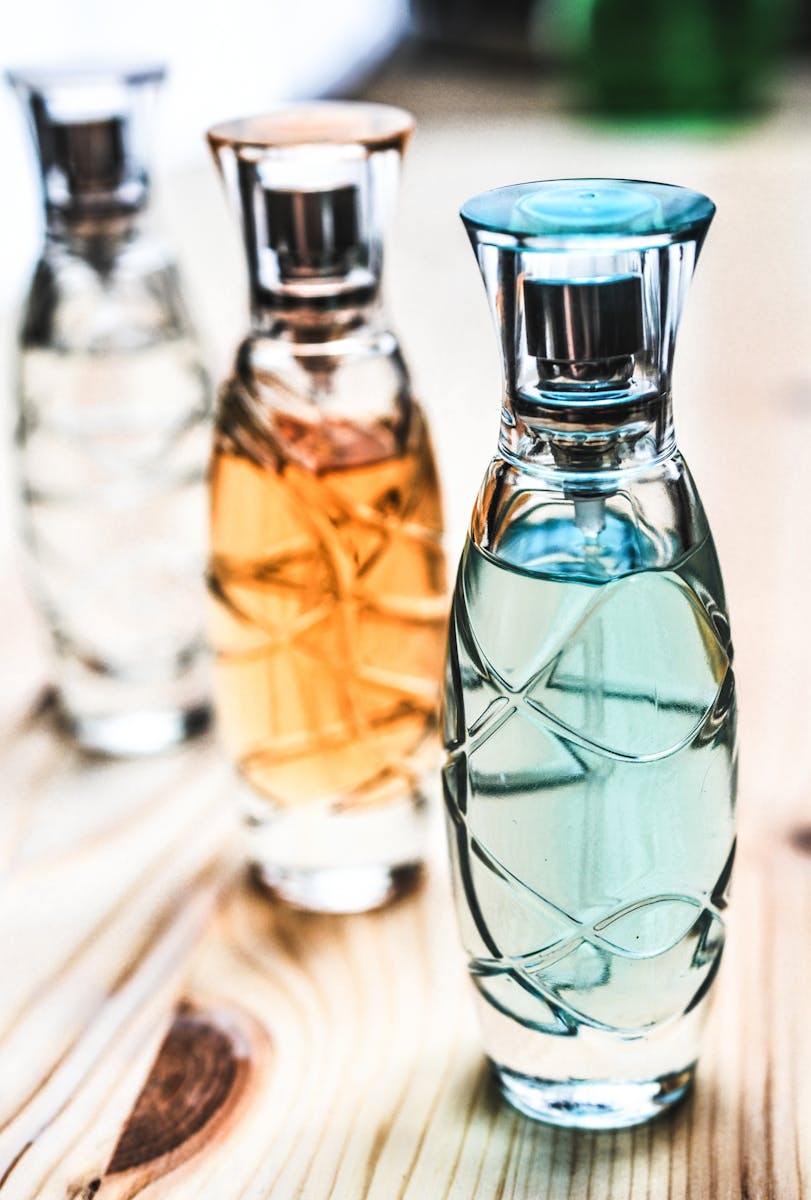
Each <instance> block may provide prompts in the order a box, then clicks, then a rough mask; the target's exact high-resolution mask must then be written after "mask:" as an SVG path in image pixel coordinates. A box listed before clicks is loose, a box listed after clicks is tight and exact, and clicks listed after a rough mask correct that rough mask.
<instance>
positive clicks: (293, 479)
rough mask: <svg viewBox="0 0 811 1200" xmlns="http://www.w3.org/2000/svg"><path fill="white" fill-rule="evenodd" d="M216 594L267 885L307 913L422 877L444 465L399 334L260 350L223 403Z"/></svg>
mask: <svg viewBox="0 0 811 1200" xmlns="http://www.w3.org/2000/svg"><path fill="white" fill-rule="evenodd" d="M211 548H212V557H211V564H210V575H209V586H210V591H211V598H212V626H211V628H212V640H213V644H214V647H215V652H216V666H215V676H216V693H217V699H218V712H219V719H220V727H221V732H222V736H223V738H224V741H225V743H226V746H227V748H228V750H229V752H230V754H231V756H232V758H233V759H234V761H235V762H236V764H237V766H238V770H239V772H240V774H241V776H242V778H243V780H244V781H245V784H246V785H247V786H246V804H247V808H248V814H249V827H250V837H251V845H250V850H249V853H250V857H251V860H252V862H253V864H254V869H255V872H256V874H257V876H258V878H259V880H260V881H261V882H262V883H263V884H264V885H265V886H266V887H268V888H269V889H271V890H272V891H273V892H274V893H276V894H278V895H280V896H282V897H283V898H285V899H287V900H288V901H290V902H292V903H294V904H298V905H301V906H303V907H307V908H315V909H327V910H336V911H351V910H356V909H365V908H369V907H372V906H374V905H375V904H379V903H382V902H384V901H385V900H386V899H387V898H389V897H390V896H391V895H392V894H394V893H395V892H396V891H398V890H400V888H401V887H402V886H403V884H404V883H405V882H406V881H407V880H408V879H409V878H410V877H411V876H412V875H413V874H414V873H415V872H416V871H417V870H418V869H419V864H420V862H421V858H422V850H423V847H422V840H423V829H422V824H423V814H422V809H423V804H424V799H423V792H422V785H421V777H422V774H423V772H424V770H425V769H426V767H427V766H428V765H429V764H430V763H431V760H432V758H433V755H434V752H435V750H434V747H435V711H436V703H437V698H438V689H439V665H440V663H441V659H442V650H443V641H444V617H445V603H446V599H445V597H446V585H445V577H444V559H443V554H442V549H441V512H440V500H439V490H438V484H437V476H436V468H435V463H434V458H433V452H432V449H431V445H430V441H429V437H428V433H427V429H426V425H425V420H424V417H423V415H422V413H421V411H420V408H419V405H418V404H417V402H416V401H415V400H414V398H413V396H412V395H411V393H410V388H409V383H408V378H407V375H406V372H405V369H404V366H403V364H402V360H401V358H400V355H399V351H398V349H397V345H396V341H395V339H394V337H393V336H392V335H391V334H390V333H385V332H383V333H378V332H375V331H373V330H372V329H370V328H368V327H363V328H360V329H355V330H354V331H352V332H350V333H348V334H346V333H342V334H341V335H340V336H339V337H335V338H333V340H325V341H321V340H319V341H318V342H313V341H310V340H307V341H304V342H303V343H296V342H295V341H292V342H290V341H284V340H280V339H278V338H274V337H271V336H263V335H259V334H257V335H255V336H254V337H252V338H250V339H249V340H248V341H247V342H246V343H245V344H244V345H243V347H242V349H241V351H240V353H239V355H238V358H237V367H236V370H235V373H234V375H233V377H232V379H231V380H230V381H229V383H227V384H226V386H225V388H224V390H223V393H222V396H221V401H220V407H219V412H218V418H217V428H216V436H215V448H214V456H213V462H212V470H211Z"/></svg>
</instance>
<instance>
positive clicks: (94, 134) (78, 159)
mask: <svg viewBox="0 0 811 1200" xmlns="http://www.w3.org/2000/svg"><path fill="white" fill-rule="evenodd" d="M51 137H52V147H53V154H52V163H53V165H54V166H56V167H58V168H59V169H60V170H61V171H62V172H63V174H64V176H65V179H66V181H67V186H68V190H69V192H70V194H71V195H72V196H88V195H99V194H107V193H110V192H115V190H116V188H118V187H119V186H120V185H121V184H122V183H123V182H124V180H125V179H126V176H127V149H126V140H125V121H124V119H123V117H105V118H104V119H103V120H98V121H75V122H62V123H57V124H54V125H53V126H52V128H51Z"/></svg>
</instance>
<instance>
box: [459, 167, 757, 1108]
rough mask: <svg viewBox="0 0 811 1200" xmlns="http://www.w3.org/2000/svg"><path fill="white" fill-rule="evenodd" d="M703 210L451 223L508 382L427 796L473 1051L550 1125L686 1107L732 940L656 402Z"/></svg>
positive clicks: (691, 199)
mask: <svg viewBox="0 0 811 1200" xmlns="http://www.w3.org/2000/svg"><path fill="white" fill-rule="evenodd" d="M713 211H714V209H713V205H712V203H711V201H710V200H708V198H707V197H706V196H701V195H699V194H698V193H694V192H689V191H687V190H685V189H682V188H678V187H673V186H669V185H662V184H651V183H640V182H635V181H628V180H611V179H608V180H605V179H603V180H601V179H588V180H546V181H539V182H538V183H529V184H519V185H515V186H512V187H507V188H501V189H496V190H495V191H493V192H490V193H483V194H482V195H480V196H477V197H474V198H473V199H472V200H470V201H468V203H467V204H466V205H465V206H464V208H463V210H462V216H463V220H464V221H465V224H466V226H467V229H468V233H469V234H470V237H471V241H472V243H473V246H474V249H475V250H476V254H477V258H478V261H479V266H480V268H481V271H482V275H483V277H484V282H485V288H486V290H487V294H488V298H489V300H490V304H491V308H492V311H493V314H494V317H495V320H496V326H497V329H498V332H499V334H500V338H501V348H502V359H503V366H504V377H505V390H504V399H503V407H502V425H501V438H500V445H499V455H498V457H497V458H496V459H495V460H494V461H493V463H492V464H491V467H490V471H489V472H488V475H487V477H486V479H485V483H484V486H483V488H482V491H481V493H480V496H479V500H478V503H477V506H476V509H475V511H474V516H473V522H472V525H471V531H470V537H469V540H468V544H467V547H466V549H465V552H464V555H463V558H462V563H461V567H460V570H459V577H458V581H457V587H456V593H455V597H454V602H453V614H452V620H451V628H450V634H449V647H448V659H447V678H446V688H445V703H444V729H445V744H446V748H447V750H448V761H447V765H446V767H445V769H444V784H445V799H446V808H447V813H448V828H449V835H450V846H451V856H452V862H453V872H454V879H455V891H456V899H457V906H458V911H459V920H460V925H461V929H462V937H463V941H464V944H465V948H466V950H467V954H468V956H469V967H470V973H471V977H472V980H473V983H474V985H475V989H476V996H477V998H478V1001H479V1007H480V1011H481V1015H482V1026H483V1030H484V1035H485V1043H486V1050H487V1053H488V1056H489V1058H490V1061H491V1065H492V1068H493V1071H494V1074H495V1076H496V1079H497V1081H498V1083H499V1086H500V1088H501V1090H502V1092H503V1094H504V1095H505V1096H506V1098H507V1099H508V1100H509V1101H510V1102H511V1103H513V1104H514V1105H515V1106H516V1107H517V1108H519V1109H521V1110H522V1111H524V1112H526V1113H528V1114H529V1115H530V1116H533V1117H536V1118H539V1119H541V1120H546V1121H549V1122H551V1123H553V1124H559V1125H573V1126H580V1127H584V1128H614V1127H619V1126H623V1125H631V1124H635V1123H637V1122H640V1121H644V1120H647V1119H648V1118H650V1117H652V1116H655V1115H656V1114H657V1113H660V1112H662V1111H664V1110H665V1109H666V1108H667V1107H669V1106H670V1105H672V1104H673V1103H675V1102H676V1101H677V1100H678V1099H679V1098H680V1097H681V1096H683V1095H684V1094H685V1092H686V1090H687V1088H688V1087H689V1086H690V1084H691V1082H692V1078H693V1073H694V1067H695V1061H696V1057H697V1054H698V1035H699V1033H700V1029H701V1025H702V1022H703V1018H704V1012H705V1007H706V1000H707V995H708V992H709V989H710V986H711V984H712V982H713V979H714V978H715V975H716V972H717V970H718V966H719V962H720V958H721V951H722V947H723V940H724V925H723V912H724V909H725V907H726V903H727V892H728V887H729V882H730V876H731V871H732V862H733V855H734V846H735V831H734V801H735V790H736V704H735V686H734V678H733V674H732V666H731V663H732V646H731V641H730V633H729V621H728V617H727V613H726V606H725V599H724V590H723V585H722V581H721V575H720V571H719V567H718V560H717V557H716V553H715V549H714V546H713V542H712V537H711V534H710V531H709V526H708V524H707V520H706V516H705V514H704V511H703V508H702V505H701V502H700V500H699V497H698V494H697V492H696V489H695V486H694V484H693V481H692V479H691V477H690V475H689V472H688V471H687V468H686V466H685V465H684V462H683V460H682V458H681V456H680V454H679V452H678V450H677V447H676V442H675V437H674V432H673V422H672V416H671V397H670V378H671V370H672V359H673V351H674V346H675V338H676V332H677V329H678V323H679V318H680V315H681V310H682V305H683V302H684V297H685V294H686V290H687V286H688V284H689V280H690V277H691V275H692V272H693V268H694V266H695V262H696V259H697V256H698V253H699V250H700V248H701V245H702V243H703V239H704V236H705V234H706V231H707V228H708V226H709V222H710V220H711V218H712V214H713Z"/></svg>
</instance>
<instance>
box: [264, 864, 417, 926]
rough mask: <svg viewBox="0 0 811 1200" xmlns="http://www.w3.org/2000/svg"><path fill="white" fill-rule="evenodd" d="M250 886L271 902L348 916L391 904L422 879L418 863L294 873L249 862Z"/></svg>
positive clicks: (284, 868)
mask: <svg viewBox="0 0 811 1200" xmlns="http://www.w3.org/2000/svg"><path fill="white" fill-rule="evenodd" d="M250 875H251V879H252V881H253V883H254V884H255V886H256V887H258V888H259V889H260V890H261V891H262V892H265V893H266V894H267V895H269V896H271V897H272V898H273V899H274V900H283V901H284V903H285V904H289V905H290V906H291V907H293V908H299V909H303V910H304V911H305V912H313V913H333V914H335V915H340V914H343V915H347V916H348V915H349V914H351V913H361V912H369V911H370V910H372V909H375V908H382V907H383V906H384V905H385V904H391V903H392V902H393V901H394V900H398V899H399V898H400V897H401V896H405V895H407V894H408V893H409V892H410V891H412V890H413V889H414V888H415V887H416V886H417V884H418V883H419V881H420V879H421V878H422V863H420V862H409V863H400V864H398V865H396V866H388V865H369V866H356V867H324V868H321V869H319V870H296V869H294V868H289V867H274V866H268V865H267V864H263V863H252V864H251V867H250Z"/></svg>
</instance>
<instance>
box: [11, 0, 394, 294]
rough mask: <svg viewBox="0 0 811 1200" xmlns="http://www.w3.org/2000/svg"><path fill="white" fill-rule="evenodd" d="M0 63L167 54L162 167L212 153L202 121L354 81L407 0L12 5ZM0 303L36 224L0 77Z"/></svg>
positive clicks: (24, 150)
mask: <svg viewBox="0 0 811 1200" xmlns="http://www.w3.org/2000/svg"><path fill="white" fill-rule="evenodd" d="M5 17H6V19H5V20H4V22H3V27H4V28H3V39H2V50H1V51H0V67H2V68H3V70H6V69H8V68H12V67H31V66H35V65H36V66H41V65H46V64H51V63H57V64H58V63H64V62H68V61H73V60H76V59H79V60H82V59H84V60H91V61H92V60H104V59H109V58H112V59H113V60H114V61H122V58H123V56H124V55H126V59H125V60H124V61H126V60H129V59H134V60H146V61H149V62H154V61H158V62H163V63H165V64H166V65H167V66H168V68H169V79H168V82H167V85H166V88H165V93H164V96H163V102H162V105H161V108H160V123H159V128H158V130H157V136H156V144H155V163H156V174H157V175H158V176H159V177H160V176H163V177H166V176H167V174H169V175H170V174H171V173H172V172H173V171H175V170H181V169H184V168H187V167H190V166H194V165H197V164H199V163H200V162H202V161H203V159H204V158H205V157H207V151H206V148H205V145H204V140H203V135H204V131H205V129H206V127H207V126H208V125H211V124H213V123H214V122H215V121H219V120H224V119H226V118H228V117H232V116H237V115H241V114H246V113H250V112H258V111H260V110H262V109H263V108H266V107H267V106H268V105H270V104H272V103H273V102H274V101H276V100H280V99H300V98H306V97H312V96H318V95H325V94H328V93H330V92H332V91H334V90H336V89H345V88H347V87H351V86H352V85H353V83H355V82H356V81H357V79H358V78H360V77H362V76H363V75H364V74H365V73H366V72H367V71H368V70H369V69H370V68H373V67H374V65H375V64H377V63H378V62H379V61H380V60H381V59H382V58H384V57H385V56H386V54H387V53H388V52H389V51H390V50H391V48H392V46H393V45H394V44H396V42H397V41H398V40H399V38H400V37H401V35H402V33H403V31H404V29H405V28H406V26H407V19H408V2H407V0H338V2H337V3H336V2H335V0H229V2H228V4H227V5H223V4H220V3H216V4H215V3H210V2H207V0H202V2H200V3H195V4H192V3H190V2H189V0H137V2H135V3H127V4H124V3H121V2H120V0H118V2H116V0H112V2H111V0H69V2H67V3H65V2H61V0H44V2H43V3H37V4H16V5H15V6H14V10H13V17H12V12H11V7H10V5H9V7H8V8H6V10H5ZM0 146H2V147H3V176H4V179H5V184H4V187H3V192H2V202H0V209H1V211H0V216H1V217H2V220H0V262H2V264H3V269H2V272H0V311H2V310H4V309H6V308H7V306H8V305H10V304H14V303H15V302H17V301H18V300H19V298H20V295H21V293H22V291H23V289H24V287H25V284H26V281H27V276H28V270H29V268H30V265H31V261H32V259H33V258H34V256H35V254H36V252H37V248H38V244H39V237H40V231H41V227H42V225H41V215H40V202H39V192H38V188H37V183H36V179H35V176H34V158H33V151H32V150H31V148H30V146H29V145H28V140H27V130H26V129H25V126H24V123H23V120H22V114H21V112H20V110H19V106H18V104H17V101H16V99H15V97H14V96H13V94H12V92H11V90H10V89H9V88H8V87H4V88H2V89H0Z"/></svg>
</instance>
